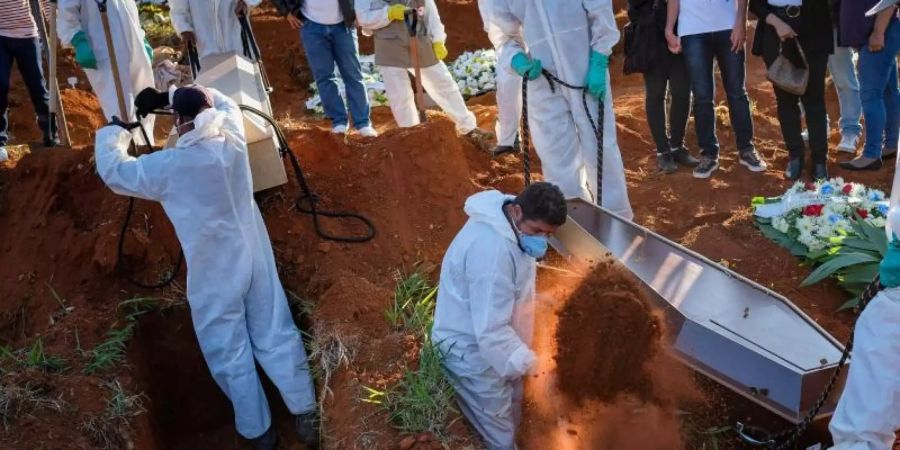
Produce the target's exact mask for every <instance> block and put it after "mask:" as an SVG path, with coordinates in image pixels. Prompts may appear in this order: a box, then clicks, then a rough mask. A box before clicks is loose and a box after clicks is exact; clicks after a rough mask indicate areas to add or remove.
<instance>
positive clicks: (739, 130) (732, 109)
mask: <svg viewBox="0 0 900 450" xmlns="http://www.w3.org/2000/svg"><path fill="white" fill-rule="evenodd" d="M713 43H714V52H715V54H716V61H717V62H718V65H719V72H720V73H721V74H722V87H723V88H724V89H725V97H726V98H727V99H728V116H729V117H730V118H731V129H732V130H734V137H735V141H736V144H737V150H738V152H740V153H744V152H748V151H751V150H753V148H754V147H753V119H752V117H751V116H750V98H749V97H747V89H746V87H745V84H744V79H745V76H746V65H745V61H744V58H745V52H744V50H740V51H739V52H737V53H735V52H733V51H731V31H720V32H717V33H713Z"/></svg>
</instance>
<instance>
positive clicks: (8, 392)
mask: <svg viewBox="0 0 900 450" xmlns="http://www.w3.org/2000/svg"><path fill="white" fill-rule="evenodd" d="M67 406H68V404H67V403H66V402H65V401H63V399H62V396H59V397H56V398H54V397H50V396H49V395H47V392H46V391H44V390H43V389H39V388H36V387H33V386H31V385H29V384H26V385H25V386H24V387H23V386H10V385H6V386H0V422H2V423H3V428H4V429H6V430H9V426H10V424H11V423H12V422H13V421H15V420H16V419H18V418H19V417H22V416H25V415H29V414H31V413H32V412H35V411H38V410H53V411H56V412H62V411H63V409H67Z"/></svg>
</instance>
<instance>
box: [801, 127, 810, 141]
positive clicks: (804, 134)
mask: <svg viewBox="0 0 900 450" xmlns="http://www.w3.org/2000/svg"><path fill="white" fill-rule="evenodd" d="M800 137H802V138H803V142H806V143H809V130H803V132H802V133H800Z"/></svg>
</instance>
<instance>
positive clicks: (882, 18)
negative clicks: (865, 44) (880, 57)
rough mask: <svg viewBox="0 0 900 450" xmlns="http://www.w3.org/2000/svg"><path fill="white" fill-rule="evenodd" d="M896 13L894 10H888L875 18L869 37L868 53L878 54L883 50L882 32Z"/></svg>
mask: <svg viewBox="0 0 900 450" xmlns="http://www.w3.org/2000/svg"><path fill="white" fill-rule="evenodd" d="M896 13H897V9H896V8H888V9H885V10H884V11H881V12H880V13H878V15H877V16H875V28H874V29H872V34H870V35H869V51H872V52H880V51H881V50H883V49H884V32H885V30H887V27H888V25H889V24H890V23H891V18H892V17H893V16H894V14H896Z"/></svg>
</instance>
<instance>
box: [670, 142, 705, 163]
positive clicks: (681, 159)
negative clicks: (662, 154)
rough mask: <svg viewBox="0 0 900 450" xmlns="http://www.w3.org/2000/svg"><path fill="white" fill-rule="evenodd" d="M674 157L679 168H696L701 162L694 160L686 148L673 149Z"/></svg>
mask: <svg viewBox="0 0 900 450" xmlns="http://www.w3.org/2000/svg"><path fill="white" fill-rule="evenodd" d="M672 156H673V159H674V160H675V163H676V164H678V165H679V166H684V167H691V168H694V167H697V166H698V165H699V164H700V160H699V159H697V158H694V157H693V156H692V155H691V152H690V151H688V149H687V148H686V147H684V146H681V147H678V148H673V149H672Z"/></svg>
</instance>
